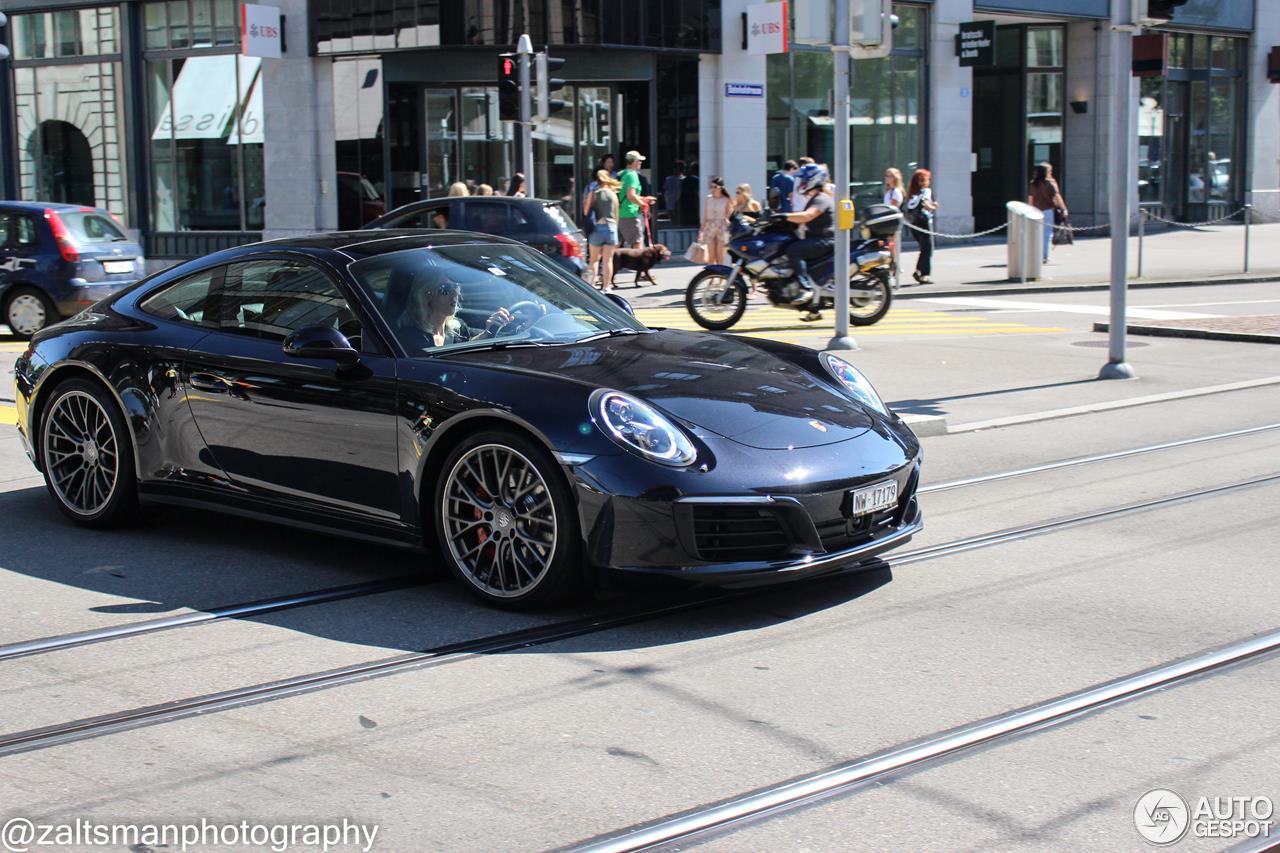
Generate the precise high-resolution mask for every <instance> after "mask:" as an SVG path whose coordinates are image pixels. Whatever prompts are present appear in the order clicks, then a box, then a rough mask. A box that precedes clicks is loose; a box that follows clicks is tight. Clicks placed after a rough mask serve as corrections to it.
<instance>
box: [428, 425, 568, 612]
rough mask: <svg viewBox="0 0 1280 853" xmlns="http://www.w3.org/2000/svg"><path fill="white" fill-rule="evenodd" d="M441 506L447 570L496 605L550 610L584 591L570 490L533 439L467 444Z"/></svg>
mask: <svg viewBox="0 0 1280 853" xmlns="http://www.w3.org/2000/svg"><path fill="white" fill-rule="evenodd" d="M433 506H434V508H435V511H434V513H433V514H434V515H435V528H436V538H437V540H438V541H439V543H440V552H441V554H442V555H443V556H444V560H445V563H446V564H447V565H448V567H449V570H450V571H451V572H453V574H454V575H456V576H457V577H458V579H459V580H461V581H462V582H463V584H464V585H465V586H466V587H467V588H468V589H470V590H471V591H472V592H473V593H475V594H476V595H478V596H479V597H480V598H482V599H483V600H484V601H486V602H488V603H489V604H493V605H496V606H498V607H503V608H507V609H512V610H521V609H528V608H534V607H544V606H547V605H550V604H554V603H556V602H558V601H561V600H563V599H564V598H565V597H567V596H568V595H569V593H571V592H573V591H574V590H575V589H577V588H579V587H580V586H581V584H580V583H579V578H580V575H581V573H580V571H579V563H580V560H581V551H582V548H581V541H580V536H579V534H578V530H579V527H578V519H577V514H576V512H575V509H574V504H573V500H572V495H571V494H570V491H569V484H568V483H567V482H566V481H565V478H564V475H563V473H562V472H561V471H560V468H559V466H558V465H556V463H555V461H554V460H553V459H552V458H551V455H550V454H549V453H547V452H546V450H544V449H543V448H542V447H540V446H539V445H537V444H535V443H534V442H533V441H532V440H530V439H528V438H526V437H524V436H522V435H520V434H518V433H515V432H510V431H507V430H489V431H485V432H482V433H479V434H477V435H474V436H471V437H470V438H467V439H466V440H464V441H463V442H462V443H461V444H460V445H458V446H457V447H456V448H454V450H453V451H452V452H451V453H450V454H449V456H448V457H447V458H446V459H445V463H444V466H443V467H442V468H441V472H440V478H439V481H438V482H437V483H436V488H435V500H434V502H433Z"/></svg>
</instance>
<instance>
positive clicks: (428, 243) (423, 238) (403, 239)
mask: <svg viewBox="0 0 1280 853" xmlns="http://www.w3.org/2000/svg"><path fill="white" fill-rule="evenodd" d="M486 243H488V244H494V243H498V244H503V245H509V246H523V245H525V244H524V243H521V242H520V241H519V240H510V239H508V238H506V237H497V236H495V235H493V234H478V233H476V232H474V231H454V230H450V229H443V228H442V229H438V230H436V229H432V230H431V231H423V230H422V229H420V228H385V229H381V230H368V231H365V230H361V231H332V232H329V233H326V234H312V235H309V236H306V237H284V238H281V239H279V240H268V241H266V242H263V243H255V244H253V245H254V247H257V248H263V249H327V250H329V251H335V252H342V253H343V254H344V255H349V256H350V257H353V258H367V257H372V256H374V255H385V254H389V253H391V252H399V251H402V250H404V249H431V248H435V247H437V246H470V245H483V244H486ZM246 248H248V247H246Z"/></svg>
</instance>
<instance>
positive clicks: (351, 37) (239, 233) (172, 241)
mask: <svg viewBox="0 0 1280 853" xmlns="http://www.w3.org/2000/svg"><path fill="white" fill-rule="evenodd" d="M755 2H758V0H503V2H499V0H359V2H356V0H276V3H275V5H278V6H280V8H281V11H282V12H283V13H284V16H285V26H284V33H285V45H284V47H285V49H284V53H283V55H282V57H281V58H280V59H259V58H256V57H248V56H242V55H240V43H241V33H240V32H239V29H240V27H239V21H240V13H239V5H238V3H237V2H236V0H123V2H116V3H97V4H95V3H92V2H85V0H10V2H8V3H6V11H7V13H8V14H9V16H10V18H9V20H10V25H9V27H8V28H7V31H6V32H5V38H6V41H7V43H8V45H9V46H10V48H11V51H12V59H11V60H10V61H9V62H8V63H7V64H6V65H5V66H4V67H3V69H2V70H3V73H0V104H2V105H3V113H0V187H2V189H3V194H4V195H5V196H6V197H11V198H21V199H31V200H35V199H41V200H49V201H71V202H77V203H84V204H93V205H96V206H99V207H105V208H107V209H109V210H111V211H112V212H113V213H115V214H116V215H117V216H119V217H120V218H121V219H122V220H123V221H124V222H125V223H126V224H127V225H128V226H129V227H130V228H131V229H132V230H134V231H135V232H136V233H137V234H138V235H139V236H140V238H141V239H142V240H143V241H144V242H145V245H146V249H147V252H148V255H149V256H151V257H153V258H157V259H174V258H182V257H190V256H193V255H197V254H200V253H203V252H206V251H210V250H213V249H216V248H220V247H223V246H228V245H236V244H239V243H244V242H250V241H253V240H257V239H261V238H263V237H268V238H269V237H273V236H285V235H293V234H301V233H309V232H313V231H317V230H327V229H333V228H338V227H343V228H349V227H357V226H359V225H360V224H363V223H364V222H366V221H368V220H369V219H372V218H373V217H374V216H377V215H380V214H381V213H382V212H384V211H386V210H388V209H391V208H392V207H395V206H398V205H400V204H404V203H406V202H410V201H415V200H418V199H423V198H430V197H433V196H437V195H443V194H445V193H446V192H447V191H448V188H449V187H450V185H451V184H453V183H455V182H459V181H461V182H463V183H466V184H468V185H470V186H472V187H476V186H478V185H480V184H489V185H490V186H493V187H495V188H496V189H497V190H499V191H501V190H503V189H504V188H505V184H506V183H507V182H509V181H510V179H511V178H512V176H513V174H514V173H515V172H516V170H517V159H516V158H517V152H518V151H519V150H520V148H519V142H520V137H519V134H520V133H521V132H522V129H521V128H520V127H519V126H517V125H515V124H513V123H511V122H502V121H499V120H498V103H497V81H496V59H495V57H496V55H497V54H498V53H500V52H503V51H508V50H511V49H512V46H513V45H514V43H515V41H516V39H517V38H518V36H519V35H520V34H522V33H528V34H529V35H530V36H531V38H532V39H533V42H534V44H535V45H536V46H537V47H538V48H539V49H541V48H542V47H543V46H544V45H545V46H547V47H548V48H549V49H550V51H551V52H552V53H553V54H554V55H557V56H562V57H564V58H565V59H566V60H567V62H566V64H565V66H564V68H563V69H561V71H559V72H557V73H558V75H559V76H561V77H564V78H565V79H567V80H568V81H569V83H568V86H566V88H565V89H563V90H561V91H560V92H559V93H557V97H560V98H563V99H565V100H566V101H568V105H569V106H568V108H567V109H565V110H562V111H560V112H558V113H556V114H555V115H553V116H552V117H551V119H550V120H549V121H547V122H545V123H544V124H542V125H541V126H539V127H538V128H535V129H534V131H533V147H534V167H533V175H532V177H533V180H534V182H535V187H536V190H537V194H538V195H539V196H542V197H544V198H550V199H556V200H562V201H563V202H564V204H565V207H566V209H568V210H569V211H571V212H573V213H574V214H575V215H576V212H577V211H578V208H579V207H580V205H579V204H577V203H576V202H577V200H578V199H580V197H581V193H580V188H582V187H584V186H585V185H586V183H588V182H589V181H590V180H591V176H592V175H593V173H594V171H595V169H596V168H597V167H598V165H599V163H600V161H601V160H602V159H603V158H604V157H605V156H606V155H609V154H612V155H614V156H615V157H620V156H621V154H622V153H623V152H624V151H627V150H630V149H638V150H640V151H642V152H644V153H645V154H647V155H648V157H649V159H648V160H647V161H646V163H645V166H646V169H645V171H644V172H643V173H642V174H643V175H644V176H645V179H646V180H647V181H648V182H649V185H650V186H651V188H652V192H654V194H658V195H662V196H663V200H662V202H661V203H660V207H661V213H660V215H659V223H658V224H659V227H660V228H662V229H671V233H670V234H669V239H670V241H671V242H674V243H676V244H677V246H679V245H680V242H681V239H682V238H683V239H685V240H687V239H688V231H687V229H688V228H690V227H696V224H697V220H698V211H699V207H700V198H701V196H702V195H703V194H704V193H705V191H706V183H707V179H708V178H709V177H710V176H712V175H717V174H718V175H723V176H724V178H725V180H726V181H727V182H728V183H730V185H731V186H732V185H735V184H737V183H740V182H746V183H750V184H751V185H752V186H753V187H754V188H755V189H756V194H757V195H758V196H763V194H764V189H765V185H766V184H767V179H768V176H769V175H770V174H771V172H772V171H773V170H774V169H776V168H777V167H778V166H779V165H781V163H782V162H783V161H784V160H786V159H788V158H793V157H799V156H801V155H805V154H808V155H810V156H813V157H815V158H817V159H818V160H820V161H823V160H828V159H829V158H830V157H831V153H832V151H833V150H834V138H835V137H834V134H835V133H836V132H837V128H835V126H834V123H833V120H832V114H831V108H830V102H831V84H832V58H831V54H830V51H829V50H826V49H823V48H818V47H807V46H803V45H796V44H795V43H794V41H792V44H791V47H790V50H789V51H788V52H787V53H785V54H774V55H770V56H760V55H753V54H750V53H748V52H747V50H746V49H745V42H746V32H745V26H746V24H745V11H746V8H747V6H748V5H751V4H753V3H755ZM895 11H896V13H897V14H898V16H899V19H900V26H899V27H898V29H897V31H896V32H895V45H894V51H893V54H892V55H891V56H889V57H887V58H885V59H878V60H859V61H857V62H855V63H854V65H855V69H854V81H853V85H852V87H851V99H852V106H853V116H852V119H851V122H850V126H849V128H848V129H847V132H848V133H849V134H850V140H851V149H852V152H853V163H852V170H851V185H850V188H849V190H850V192H851V193H852V194H853V195H854V196H855V198H857V199H859V200H860V201H861V202H865V201H867V200H871V199H874V198H877V197H878V195H879V192H880V190H879V187H880V176H881V175H882V174H883V172H884V169H885V167H887V166H896V167H898V168H899V169H901V170H902V171H903V173H904V174H907V175H909V174H910V172H911V171H912V170H913V169H915V168H917V167H921V166H924V167H928V168H930V169H931V170H932V171H933V173H934V176H935V177H934V187H935V191H936V193H937V196H938V198H939V200H940V201H941V203H942V209H941V210H940V211H939V213H940V218H939V224H940V226H941V230H944V231H950V232H957V233H965V232H969V231H972V230H974V229H982V228H987V227H991V226H993V225H997V224H999V223H1000V222H1001V221H1003V219H1004V204H1005V202H1007V201H1009V200H1010V199H1017V198H1021V197H1023V196H1024V195H1025V187H1026V182H1027V179H1028V177H1029V174H1030V170H1031V168H1032V167H1033V166H1034V164H1035V163H1037V162H1040V161H1044V160H1047V161H1049V162H1052V163H1053V164H1054V166H1055V170H1056V172H1057V173H1058V175H1059V177H1060V179H1061V182H1062V185H1063V188H1064V192H1065V194H1066V196H1067V200H1068V203H1069V205H1070V207H1071V210H1072V214H1073V219H1074V220H1075V221H1076V223H1077V224H1086V225H1087V224H1090V223H1093V222H1105V221H1106V214H1105V209H1106V198H1107V183H1108V180H1109V176H1108V175H1107V173H1106V171H1105V169H1104V168H1103V167H1102V166H1101V164H1102V163H1105V160H1106V156H1105V155H1106V151H1107V144H1108V143H1107V134H1108V127H1109V115H1110V111H1111V103H1110V101H1111V98H1110V97H1109V93H1110V91H1111V89H1112V86H1111V81H1110V79H1109V73H1108V70H1107V69H1108V51H1109V46H1110V35H1111V31H1110V26H1109V16H1110V12H1111V10H1110V3H1109V0H1070V2H1063V1H1062V0H932V2H929V1H928V0H909V2H902V3H899V4H895ZM978 21H989V22H991V23H992V24H993V25H994V27H995V44H994V51H993V55H992V57H991V58H992V61H991V62H990V63H989V64H985V65H983V66H980V67H962V66H961V64H960V59H959V57H958V55H957V53H958V52H957V34H958V31H959V28H960V25H961V24H963V23H968V22H978ZM1162 30H1163V31H1164V32H1165V35H1164V42H1163V44H1164V54H1165V57H1166V58H1165V62H1164V64H1163V68H1162V70H1161V73H1159V75H1158V76H1151V77H1144V78H1141V79H1137V78H1135V79H1133V80H1132V104H1133V106H1134V109H1135V110H1136V115H1137V128H1136V133H1135V136H1134V139H1133V141H1132V144H1133V146H1134V151H1135V157H1134V162H1135V169H1134V174H1132V175H1131V176H1130V180H1131V182H1132V185H1133V187H1134V194H1135V199H1136V200H1140V201H1141V202H1143V203H1144V204H1147V205H1149V206H1151V207H1152V208H1155V209H1157V210H1158V212H1160V213H1161V215H1164V216H1167V217H1170V218H1176V219H1182V220H1198V219H1209V218H1213V217H1215V216H1218V215H1224V214H1226V213H1230V212H1232V211H1234V210H1237V209H1238V208H1239V207H1240V206H1241V205H1243V204H1244V203H1246V202H1251V203H1253V204H1254V206H1255V208H1256V209H1257V210H1258V211H1259V212H1260V213H1262V214H1267V215H1271V216H1276V215H1277V214H1280V193H1277V189H1278V188H1280V90H1278V89H1277V87H1275V86H1273V85H1272V84H1270V83H1268V82H1267V76H1266V64H1265V63H1266V56H1267V53H1268V51H1269V50H1270V49H1271V47H1272V46H1273V45H1276V44H1280V8H1271V7H1270V4H1267V3H1261V2H1258V0H1191V2H1189V3H1188V4H1186V5H1185V6H1183V7H1182V8H1180V9H1179V11H1178V19H1177V21H1176V23H1174V24H1171V25H1170V26H1168V27H1164V28H1162ZM735 84H737V85H735ZM741 84H746V85H741ZM678 164H682V166H680V165H678ZM681 229H685V230H683V231H682V230H681Z"/></svg>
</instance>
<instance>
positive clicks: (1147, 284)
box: [893, 275, 1280, 300]
mask: <svg viewBox="0 0 1280 853" xmlns="http://www.w3.org/2000/svg"><path fill="white" fill-rule="evenodd" d="M1277 281H1280V275H1272V276H1262V277H1258V278H1221V279H1212V280H1206V279H1201V280H1198V281H1191V280H1188V281H1131V282H1129V287H1128V289H1129V290H1147V289H1152V288H1160V287H1205V286H1207V285H1214V284H1272V283H1275V282H1277ZM1110 289H1111V285H1110V284H1047V285H1043V286H1039V287H1037V286H1036V285H1014V286H1011V287H1004V286H1002V285H999V284H992V285H982V286H974V287H973V288H971V289H967V290H918V289H916V288H915V287H912V288H910V289H907V290H904V289H903V288H901V287H899V288H898V289H897V290H895V291H894V292H893V298H894V299H895V300H898V299H932V298H934V297H943V296H990V295H992V294H996V295H999V294H1009V295H1012V296H1022V295H1026V294H1029V293H1072V292H1077V291H1090V290H1110Z"/></svg>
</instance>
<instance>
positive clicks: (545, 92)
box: [533, 51, 569, 121]
mask: <svg viewBox="0 0 1280 853" xmlns="http://www.w3.org/2000/svg"><path fill="white" fill-rule="evenodd" d="M563 66H564V60H563V59H561V58H560V57H558V56H547V54H546V52H545V51H543V52H542V53H539V54H537V56H536V63H535V65H534V73H535V75H536V77H537V79H536V80H535V81H534V91H536V92H537V100H536V101H535V104H534V110H533V117H534V119H535V120H537V121H544V120H546V119H547V118H548V117H550V115H551V114H552V113H557V112H559V111H560V110H562V109H564V108H565V107H567V106H569V103H568V102H567V101H562V100H560V99H559V98H553V97H551V93H552V92H553V91H555V90H556V89H560V88H562V87H563V86H564V81H563V80H561V79H560V78H559V77H552V76H551V72H552V71H558V70H560V68H562V67H563Z"/></svg>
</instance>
